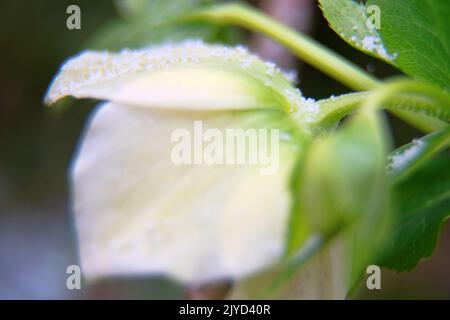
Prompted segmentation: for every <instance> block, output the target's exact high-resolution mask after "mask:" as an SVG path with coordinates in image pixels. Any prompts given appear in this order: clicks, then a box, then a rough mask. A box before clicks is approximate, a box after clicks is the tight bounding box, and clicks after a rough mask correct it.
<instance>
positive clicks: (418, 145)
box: [387, 126, 450, 180]
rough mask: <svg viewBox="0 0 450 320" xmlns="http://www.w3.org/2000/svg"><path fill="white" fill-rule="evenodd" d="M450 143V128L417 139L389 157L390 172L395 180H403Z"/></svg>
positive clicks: (388, 166)
mask: <svg viewBox="0 0 450 320" xmlns="http://www.w3.org/2000/svg"><path fill="white" fill-rule="evenodd" d="M449 142H450V126H447V127H445V128H444V129H442V130H439V131H436V132H433V133H431V134H429V135H427V136H425V137H423V138H421V139H416V140H414V141H413V142H411V143H408V144H406V145H404V146H402V147H400V148H398V149H396V150H394V151H393V152H392V153H391V154H390V155H389V157H388V164H387V168H388V172H389V173H390V175H391V176H392V177H393V178H394V179H397V180H399V179H402V178H405V177H407V176H408V175H409V174H411V173H412V172H414V170H416V169H417V168H418V167H420V165H422V164H423V163H424V162H425V161H427V160H428V159H430V158H431V157H433V156H434V155H435V154H436V153H437V152H439V151H440V150H441V149H442V148H443V147H445V146H447V145H448V144H449Z"/></svg>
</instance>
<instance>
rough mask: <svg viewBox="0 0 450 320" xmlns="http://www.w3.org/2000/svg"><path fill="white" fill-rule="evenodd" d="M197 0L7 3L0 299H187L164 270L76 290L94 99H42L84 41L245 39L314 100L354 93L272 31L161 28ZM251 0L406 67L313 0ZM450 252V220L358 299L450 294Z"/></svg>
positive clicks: (1, 85)
mask: <svg viewBox="0 0 450 320" xmlns="http://www.w3.org/2000/svg"><path fill="white" fill-rule="evenodd" d="M193 2H202V1H192V0H186V1H180V0H176V1H160V0H159V1H158V0H156V1H154V3H152V1H151V0H130V1H125V0H124V1H106V0H100V1H87V0H85V1H80V0H76V1H73V0H72V1H66V0H58V1H56V0H54V1H50V0H40V1H25V0H8V1H4V0H3V1H0V26H1V27H0V52H1V59H0V299H20V298H24V299H58V298H62V299H72V298H95V299H102V298H124V299H127V298H137V299H152V298H161V299H164V298H169V297H171V298H181V297H183V290H182V288H180V287H179V286H177V285H176V284H174V283H172V282H170V281H169V280H167V279H161V278H160V279H154V278H137V279H136V278H121V279H110V280H105V281H102V282H99V283H96V284H93V285H91V286H89V287H85V288H83V289H82V290H73V291H71V290H68V289H67V288H66V277H67V274H66V268H67V266H68V265H71V264H77V263H78V259H77V253H76V244H75V240H74V230H73V223H72V217H71V214H70V208H69V205H68V190H67V177H66V169H67V167H68V163H69V161H70V158H71V155H72V153H73V151H74V149H75V147H76V143H77V139H78V137H79V134H80V132H81V130H82V128H83V125H84V122H85V120H86V117H87V116H88V114H89V112H90V111H91V110H92V107H93V106H94V105H95V102H94V101H77V102H76V104H75V103H73V101H71V100H69V101H65V102H64V103H62V104H60V105H58V106H57V107H54V108H48V107H44V106H43V104H42V98H43V96H44V95H45V92H46V90H47V87H48V85H49V83H50V82H51V80H52V78H53V76H54V75H55V74H56V72H57V71H58V68H59V66H60V65H61V64H62V63H63V62H64V60H65V59H67V58H68V57H69V56H72V55H75V54H77V53H78V52H79V51H81V50H82V49H85V48H96V49H118V48H121V47H131V48H133V47H139V46H142V45H145V44H149V43H157V42H161V41H165V40H167V39H169V40H179V39H183V38H188V37H191V38H204V39H205V40H206V41H220V42H226V43H236V42H244V43H247V44H248V45H249V46H250V47H251V49H252V50H253V51H256V52H257V53H259V54H260V55H261V56H263V57H264V58H266V59H269V60H272V61H274V62H276V63H278V64H279V65H280V66H282V67H283V68H285V69H296V70H297V71H298V74H299V86H300V88H301V90H302V91H303V93H304V95H305V96H307V97H314V98H324V97H328V96H330V95H332V94H334V95H337V94H340V93H344V92H349V91H350V90H349V89H347V88H345V87H343V86H342V85H340V84H339V83H337V82H335V81H333V80H332V79H330V78H328V77H327V76H325V75H324V74H322V73H320V72H318V71H316V70H315V69H313V68H311V67H310V66H308V65H303V64H301V62H299V61H298V60H297V59H295V58H293V57H292V56H291V55H290V54H289V53H288V52H287V51H285V50H284V49H283V48H281V47H280V46H277V45H276V44H274V43H273V42H271V41H268V40H267V39H265V38H264V37H262V36H258V35H254V34H250V33H247V32H240V31H238V30H235V29H233V28H227V29H225V28H221V27H217V26H211V25H206V24H201V23H199V24H192V25H189V26H185V27H183V28H180V27H177V26H175V27H172V28H160V27H158V26H157V25H158V24H157V22H158V19H163V18H164V15H166V13H167V12H169V13H170V12H175V13H176V12H177V10H185V8H184V6H190V5H191V3H193ZM249 2H250V3H251V4H252V5H255V6H259V7H260V8H262V9H263V10H265V11H266V12H267V13H269V14H271V15H272V16H274V17H276V18H277V19H279V20H282V21H284V22H285V23H288V24H290V25H291V26H292V27H294V28H296V29H298V30H301V31H303V32H306V33H309V34H310V35H311V36H312V37H314V38H315V39H317V40H318V41H320V42H322V43H323V44H325V45H326V46H328V47H329V48H332V49H333V50H335V51H337V52H339V53H340V54H342V55H344V56H345V57H347V58H348V59H350V60H352V61H354V62H355V63H357V64H358V65H360V66H361V67H363V68H365V69H367V70H368V71H369V72H372V73H374V74H375V75H376V76H378V77H380V78H385V77H388V76H391V75H394V74H395V73H396V71H395V70H393V69H392V68H391V67H389V66H387V65H386V64H384V63H382V62H379V61H377V60H375V59H373V58H370V57H368V56H366V55H363V54H361V53H359V52H358V51H356V50H354V49H352V48H351V47H350V46H348V45H347V44H346V43H345V42H344V41H342V40H341V39H340V38H339V37H338V36H336V35H335V34H334V32H333V31H331V29H329V28H328V26H327V24H326V22H325V21H324V19H323V18H322V17H321V13H320V10H319V9H318V7H317V3H316V2H315V1H314V0H277V1H268V0H262V1H249ZM143 3H147V4H145V5H143ZM71 4H76V5H78V6H79V7H80V8H81V29H80V30H68V29H67V27H66V19H67V17H68V16H69V15H68V14H67V13H66V8H67V7H68V6H69V5H71ZM140 6H141V7H140ZM142 6H143V7H142ZM136 8H137V9H136ZM389 120H390V122H391V124H392V129H393V134H394V138H395V143H396V144H403V143H405V142H408V141H410V140H411V139H412V138H414V137H417V136H419V134H420V133H419V132H417V131H415V130H413V129H411V128H410V127H408V126H407V125H406V124H404V123H402V122H401V121H399V120H397V119H395V118H393V117H389ZM449 252H450V227H449V225H448V224H447V226H446V227H445V228H444V230H443V233H442V236H441V238H440V240H439V243H438V246H437V248H436V251H435V254H434V256H433V258H432V259H430V260H427V261H423V262H421V263H420V265H419V266H418V267H417V268H416V269H415V270H414V271H411V272H408V273H403V274H395V273H392V272H389V271H384V272H383V278H382V290H379V291H376V290H375V291H369V290H367V289H361V290H360V291H359V292H358V293H357V294H356V295H355V296H354V297H353V298H363V299H380V298H393V299H401V298H421V299H431V298H438V299H442V298H443V299H449V298H450V277H449V276H448V271H449V270H450V256H449V255H448V253H449Z"/></svg>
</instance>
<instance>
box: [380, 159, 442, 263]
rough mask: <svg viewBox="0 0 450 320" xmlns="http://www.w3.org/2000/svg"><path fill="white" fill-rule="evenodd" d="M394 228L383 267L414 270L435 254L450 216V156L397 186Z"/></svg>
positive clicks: (428, 163)
mask: <svg viewBox="0 0 450 320" xmlns="http://www.w3.org/2000/svg"><path fill="white" fill-rule="evenodd" d="M394 190H395V194H396V202H397V205H396V210H395V215H394V227H393V228H392V234H391V235H390V236H389V241H387V243H386V245H385V248H384V250H383V251H382V254H381V255H380V257H379V264H380V266H383V267H387V268H389V269H392V270H395V271H407V270H410V269H412V268H414V267H415V266H416V265H417V263H418V262H419V261H420V259H422V258H426V257H430V256H431V255H432V253H433V250H434V247H435V246H436V241H437V238H438V235H439V230H440V229H441V226H442V224H443V221H445V220H446V219H447V218H448V217H449V216H450V156H449V154H448V153H444V154H442V155H441V156H439V157H437V158H435V159H433V160H431V161H429V162H427V163H426V164H425V165H422V166H421V167H420V168H419V169H418V170H417V171H416V172H415V173H414V174H413V175H411V176H410V177H408V178H407V179H405V180H402V181H401V182H399V183H397V184H396V185H395V189H394Z"/></svg>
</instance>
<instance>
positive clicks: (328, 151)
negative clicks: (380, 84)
mask: <svg viewBox="0 0 450 320" xmlns="http://www.w3.org/2000/svg"><path fill="white" fill-rule="evenodd" d="M385 130H386V128H385V126H384V121H383V119H382V117H381V116H380V114H379V113H378V112H376V111H374V110H370V109H362V110H360V111H359V113H358V114H357V115H356V116H354V117H353V118H352V119H351V120H350V121H349V123H347V124H346V125H345V126H344V127H343V128H342V129H340V130H339V131H338V132H336V133H335V134H334V135H332V136H326V137H324V138H322V139H320V140H319V141H317V142H314V143H313V145H312V146H311V147H310V150H307V151H305V152H307V155H306V158H305V160H304V162H303V163H302V164H301V170H297V173H298V174H299V177H298V178H297V179H300V181H299V183H297V185H295V184H294V188H295V189H294V193H295V192H297V196H296V197H295V198H294V199H295V202H294V205H293V210H292V214H291V223H290V230H289V237H288V241H287V251H288V254H293V253H294V252H295V251H296V250H298V249H299V248H300V247H301V246H302V245H304V243H305V241H306V240H307V238H308V237H310V236H311V235H314V234H319V235H321V236H323V237H324V238H326V239H329V238H331V237H333V236H334V235H336V234H337V233H340V232H343V233H344V234H345V237H346V239H347V245H346V246H347V249H346V252H347V254H348V259H347V261H348V263H349V266H348V269H347V270H350V271H349V274H348V275H347V276H348V285H349V287H350V288H353V287H354V286H355V285H356V283H357V282H358V281H359V279H360V278H361V276H362V273H363V270H364V269H365V268H366V266H367V264H368V263H369V262H370V261H372V259H373V258H374V257H375V255H376V254H377V252H376V250H377V249H378V244H379V243H380V241H381V240H384V239H383V236H384V234H385V231H386V226H387V223H386V219H385V218H386V217H388V215H387V213H388V203H389V185H388V182H387V178H386V174H385V156H386V150H387V148H388V144H389V141H388V138H387V137H386V136H385V133H384V132H385Z"/></svg>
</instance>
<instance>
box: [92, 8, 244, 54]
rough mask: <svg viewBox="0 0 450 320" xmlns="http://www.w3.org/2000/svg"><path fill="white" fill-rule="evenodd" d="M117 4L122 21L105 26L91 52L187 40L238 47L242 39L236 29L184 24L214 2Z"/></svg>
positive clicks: (116, 20)
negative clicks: (236, 45) (185, 18)
mask: <svg viewBox="0 0 450 320" xmlns="http://www.w3.org/2000/svg"><path fill="white" fill-rule="evenodd" d="M116 3H117V7H118V9H119V13H120V17H118V18H117V19H115V20H113V21H111V22H110V23H109V24H107V25H105V26H102V27H101V28H100V29H99V30H98V31H97V32H96V33H95V34H94V35H93V36H92V38H91V40H90V41H89V42H88V44H87V46H88V47H89V48H92V49H109V50H118V49H123V48H138V47H145V46H148V45H150V44H158V43H161V42H177V41H181V40H185V39H203V40H205V41H207V42H223V43H235V42H237V40H238V39H239V36H238V34H237V30H235V29H232V28H229V27H222V26H218V25H215V24H211V23H208V22H198V21H185V20H183V18H184V17H186V16H187V15H189V13H192V12H194V11H195V10H199V9H201V8H203V7H205V6H208V5H211V4H212V3H213V1H212V0H175V1H173V0H171V1H167V0H121V1H117V2H116Z"/></svg>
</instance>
